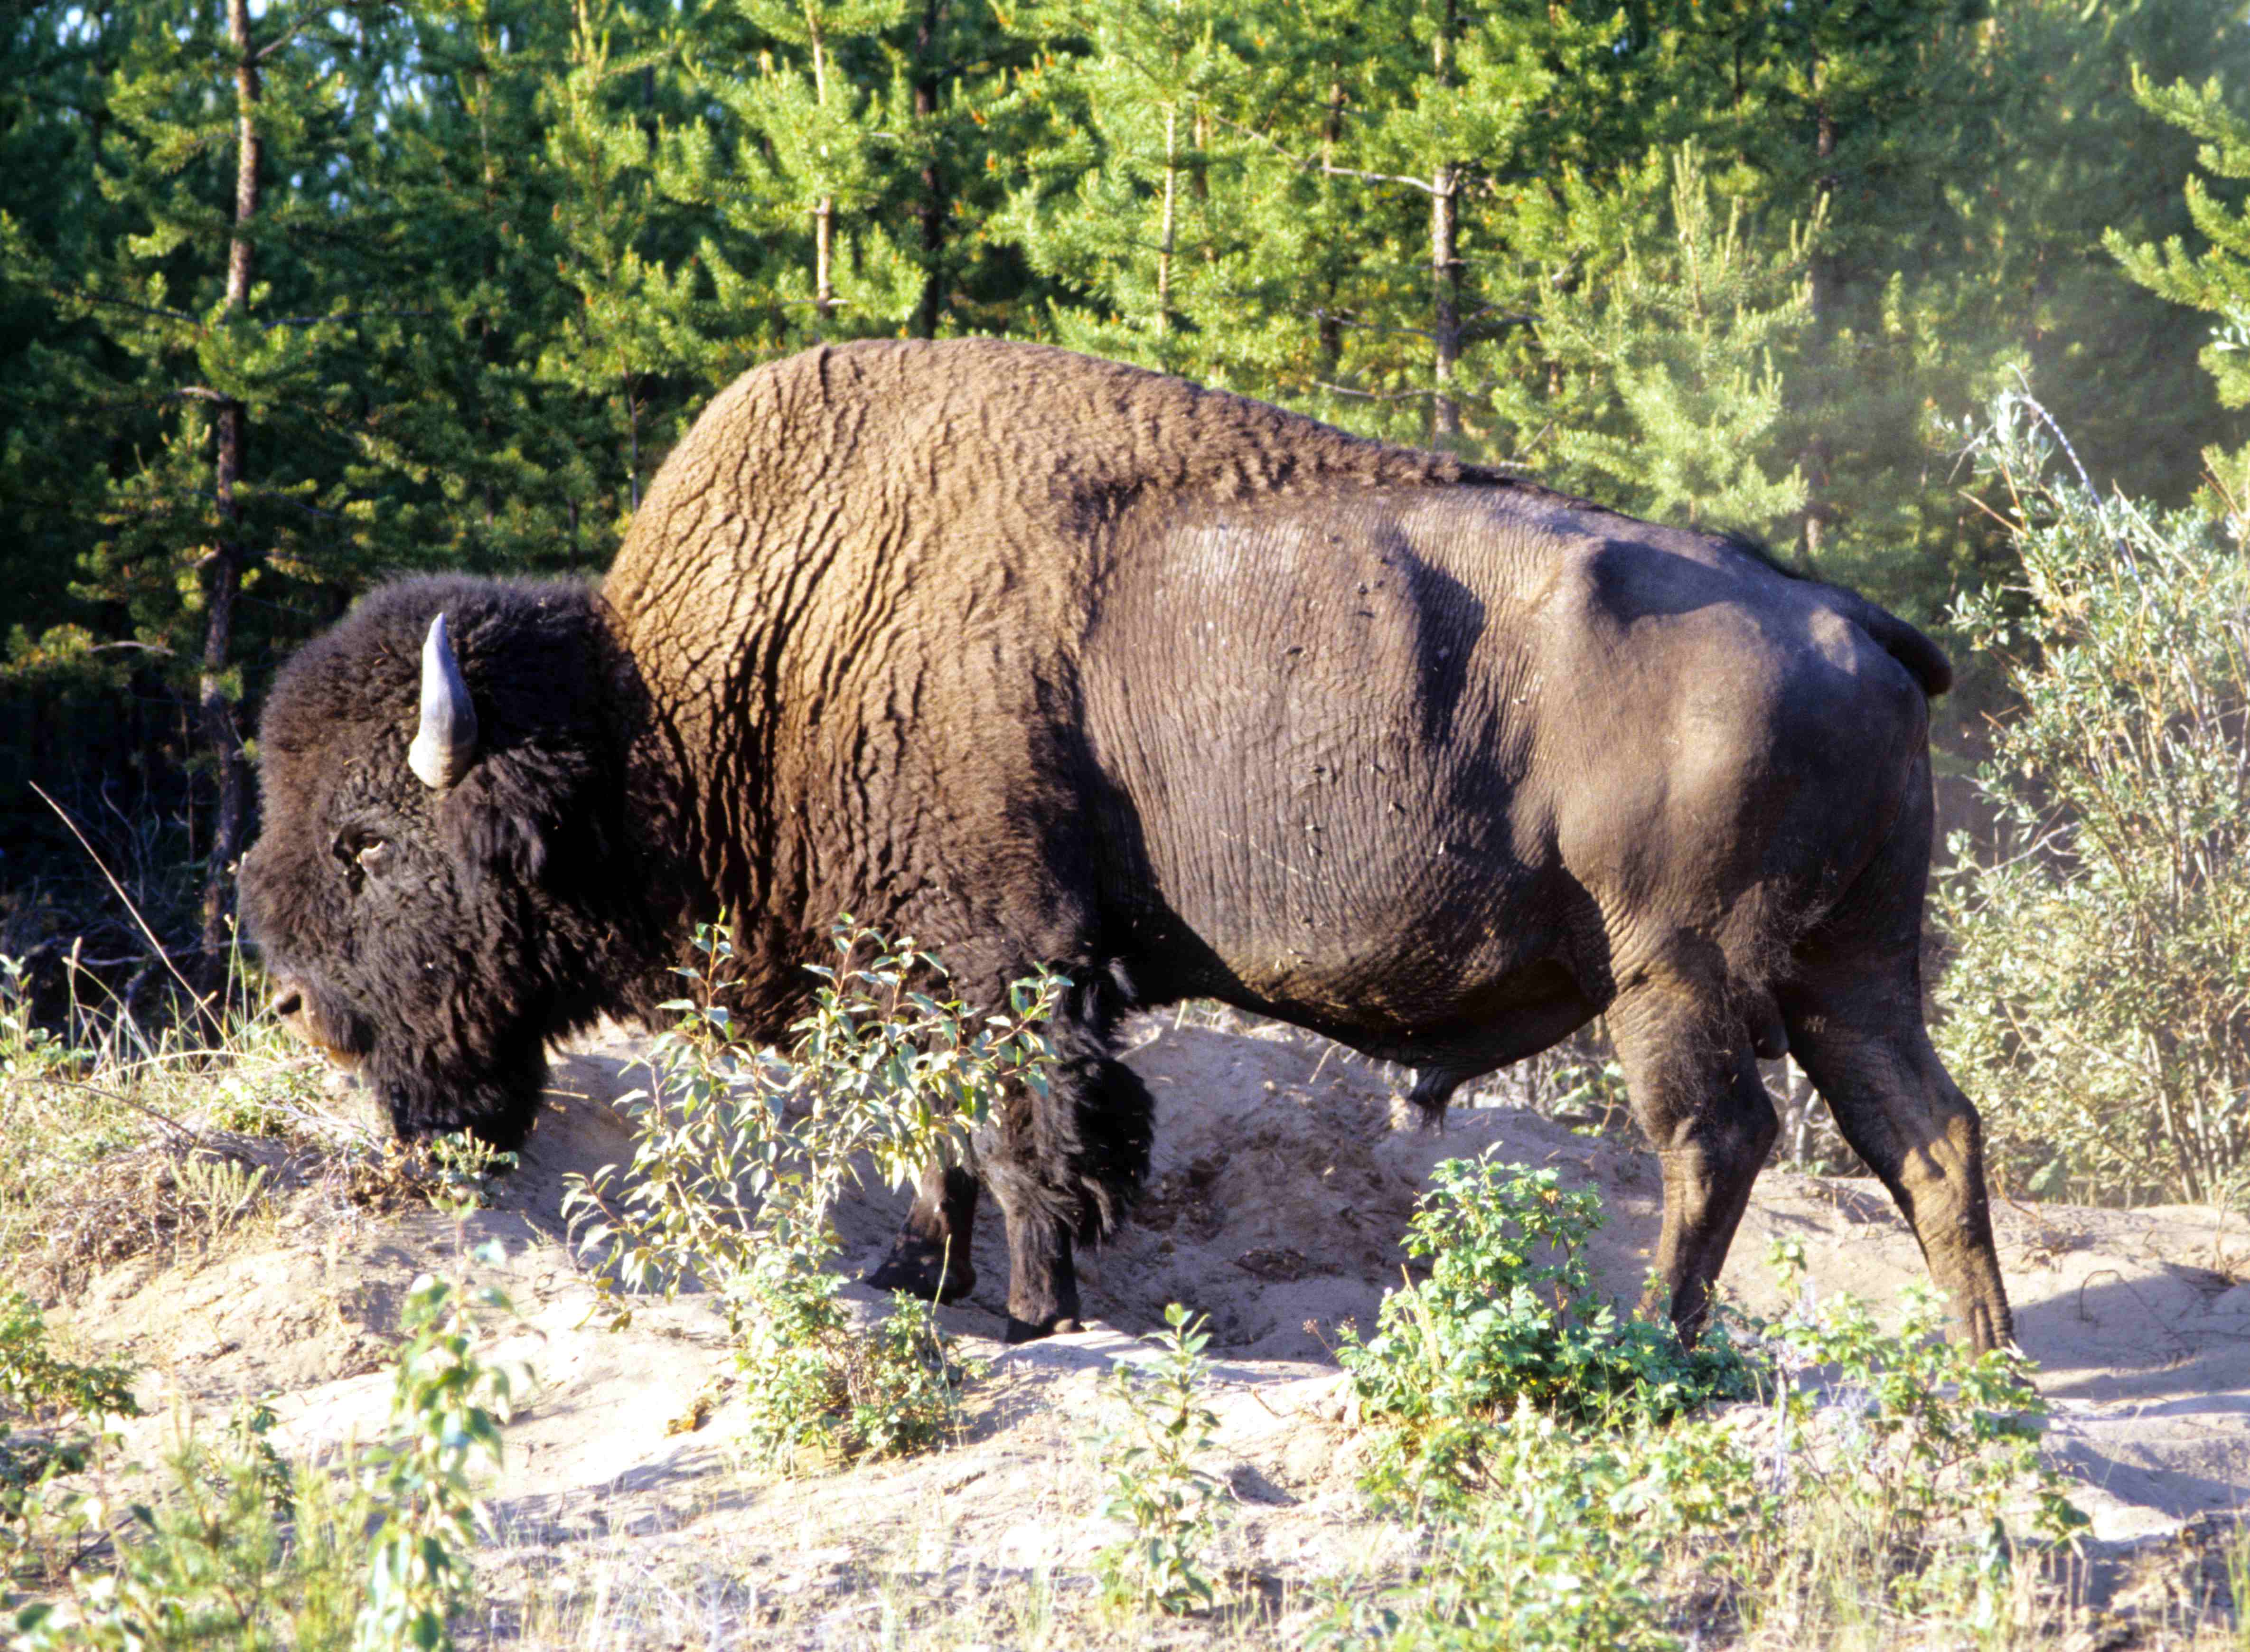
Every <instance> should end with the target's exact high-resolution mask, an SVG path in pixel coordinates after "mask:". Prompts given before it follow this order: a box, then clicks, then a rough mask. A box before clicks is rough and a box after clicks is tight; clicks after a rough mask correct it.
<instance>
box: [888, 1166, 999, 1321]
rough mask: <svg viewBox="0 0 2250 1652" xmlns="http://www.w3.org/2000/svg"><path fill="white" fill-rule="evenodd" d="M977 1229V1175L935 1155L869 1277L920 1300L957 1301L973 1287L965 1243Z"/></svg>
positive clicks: (974, 1275)
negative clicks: (900, 1224) (902, 1221)
mask: <svg viewBox="0 0 2250 1652" xmlns="http://www.w3.org/2000/svg"><path fill="white" fill-rule="evenodd" d="M976 1229H977V1179H976V1177H974V1176H972V1175H970V1173H969V1172H967V1171H965V1170H963V1169H961V1168H960V1167H959V1166H958V1165H945V1164H942V1163H938V1162H935V1161H933V1162H932V1163H931V1164H930V1165H929V1166H928V1168H927V1169H926V1170H924V1171H923V1172H922V1173H921V1184H920V1185H918V1186H917V1187H916V1188H915V1190H914V1208H913V1209H912V1210H911V1211H909V1212H908V1213H907V1221H906V1226H905V1227H901V1229H900V1230H899V1235H898V1237H897V1238H896V1239H894V1240H893V1241H891V1249H890V1254H889V1255H887V1256H885V1257H884V1258H883V1260H882V1263H881V1265H880V1266H879V1267H878V1268H876V1269H875V1270H874V1272H873V1273H871V1274H869V1275H867V1282H868V1283H869V1284H870V1285H873V1287H874V1288H875V1289H877V1290H902V1291H904V1292H906V1293H907V1295H908V1296H919V1297H921V1300H922V1301H924V1302H935V1303H954V1302H959V1301H960V1300H961V1299H962V1298H963V1296H967V1295H968V1294H969V1293H970V1291H972V1290H974V1289H977V1269H976V1268H975V1266H974V1265H973V1264H972V1263H971V1262H970V1260H969V1244H970V1239H971V1238H972V1237H974V1235H975V1233H976Z"/></svg>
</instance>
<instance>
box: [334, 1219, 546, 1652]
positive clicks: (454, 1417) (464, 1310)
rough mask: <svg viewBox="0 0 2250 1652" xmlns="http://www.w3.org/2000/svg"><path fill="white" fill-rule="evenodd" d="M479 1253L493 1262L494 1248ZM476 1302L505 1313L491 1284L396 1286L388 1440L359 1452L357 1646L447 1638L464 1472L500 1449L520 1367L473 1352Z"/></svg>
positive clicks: (468, 1506) (468, 1489) (461, 1546)
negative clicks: (370, 1544) (369, 1518)
mask: <svg viewBox="0 0 2250 1652" xmlns="http://www.w3.org/2000/svg"><path fill="white" fill-rule="evenodd" d="M485 1260H486V1261H489V1262H491V1263H493V1264H497V1263H498V1262H499V1261H500V1260H501V1258H500V1254H499V1252H498V1250H497V1248H493V1249H490V1250H488V1251H487V1253H486V1254H485ZM480 1309H484V1310H493V1311H497V1312H502V1313H505V1312H507V1311H509V1306H508V1302H507V1297H506V1296H503V1295H502V1294H501V1293H500V1292H499V1291H498V1290H496V1289H490V1288H486V1289H479V1290H471V1289H468V1288H466V1286H463V1285H461V1284H459V1283H457V1282H449V1281H446V1280H443V1279H438V1278H436V1277H434V1276H433V1275H429V1274H424V1275H421V1276H420V1277H419V1278H418V1279H417V1280H415V1282H414V1283H413V1284H412V1285H411V1287H410V1288H409V1289H408V1290H407V1293H406V1309H405V1312H404V1316H403V1324H404V1329H405V1331H406V1345H405V1346H404V1348H403V1349H401V1350H400V1351H399V1354H398V1359H397V1366H396V1374H395V1377H394V1379H393V1383H392V1388H391V1397H390V1439H389V1440H388V1441H386V1442H385V1443H384V1444H383V1445H382V1446H380V1447H378V1448H376V1450H375V1451H374V1452H373V1453H371V1454H370V1455H369V1457H368V1458H367V1459H366V1461H365V1462H364V1463H363V1465H362V1473H363V1474H365V1475H366V1476H368V1483H369V1499H370V1503H371V1504H372V1507H373V1510H374V1511H375V1515H376V1517H377V1518H379V1519H380V1521H381V1523H382V1524H381V1526H380V1528H379V1529H378V1530H377V1531H376V1535H375V1540H374V1549H373V1553H372V1555H371V1557H370V1559H369V1566H368V1574H367V1579H368V1581H367V1601H366V1604H365V1605H364V1606H362V1607H361V1609H360V1614H359V1619H358V1625H357V1628H356V1630H355V1635H354V1644H355V1646H356V1647H357V1648H358V1649H360V1652H405V1649H410V1648H421V1649H428V1648H432V1647H440V1646H451V1645H452V1634H451V1631H450V1630H449V1629H448V1628H447V1624H448V1622H449V1621H450V1620H451V1619H452V1615H453V1614H454V1613H455V1611H457V1610H458V1609H459V1607H460V1605H461V1604H462V1602H463V1601H464V1600H466V1597H467V1593H468V1589H469V1585H470V1574H469V1560H470V1556H471V1554H472V1553H473V1551H474V1550H475V1547H476V1535H477V1533H476V1521H477V1498H476V1492H475V1489H474V1485H473V1478H472V1476H473V1473H474V1471H475V1470H476V1469H478V1468H479V1467H480V1466H482V1465H486V1464H494V1465H496V1464H497V1463H498V1462H499V1461H500V1424H501V1423H503V1422H505V1421H506V1420H507V1415H508V1412H509V1409H510V1407H511V1405H512V1403H513V1400H514V1391H515V1388H516V1386H518V1384H519V1382H520V1380H521V1376H520V1373H518V1372H512V1371H510V1370H509V1369H508V1368H507V1367H505V1366H500V1365H490V1364H487V1362H486V1361H485V1360H484V1359H483V1358H480V1356H479V1355H478V1353H477V1351H476V1346H475V1344H476V1338H477V1329H478V1324H477V1313H478V1310H480Z"/></svg>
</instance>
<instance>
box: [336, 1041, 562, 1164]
mask: <svg viewBox="0 0 2250 1652" xmlns="http://www.w3.org/2000/svg"><path fill="white" fill-rule="evenodd" d="M362 1071H364V1075H367V1081H369V1082H371V1085H374V1087H376V1094H378V1096H383V1105H384V1108H390V1112H391V1130H396V1132H398V1139H401V1141H414V1139H418V1137H443V1134H452V1132H457V1130H466V1132H470V1134H473V1137H477V1139H480V1141H486V1144H491V1145H493V1148H501V1150H508V1152H513V1150H515V1148H520V1145H522V1141H524V1137H527V1134H528V1132H531V1121H534V1118H535V1116H538V1109H540V1092H544V1087H547V1054H544V1049H542V1047H540V1042H538V1040H531V1042H528V1047H527V1049H511V1051H504V1054H495V1055H491V1058H486V1060H481V1062H475V1065H468V1062H464V1065H459V1067H457V1065H452V1062H443V1060H432V1058H430V1054H427V1051H410V1049H398V1047H390V1049H387V1047H384V1044H376V1054H374V1055H371V1058H369V1060H367V1067H364V1069H362Z"/></svg>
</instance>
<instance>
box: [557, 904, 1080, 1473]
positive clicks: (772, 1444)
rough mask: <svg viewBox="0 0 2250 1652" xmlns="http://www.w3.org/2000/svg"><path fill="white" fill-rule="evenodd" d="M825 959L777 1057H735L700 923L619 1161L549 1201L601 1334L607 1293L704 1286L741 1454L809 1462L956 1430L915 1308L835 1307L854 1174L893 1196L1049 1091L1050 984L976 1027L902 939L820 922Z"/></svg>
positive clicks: (730, 980) (946, 1358)
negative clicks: (582, 1266) (575, 1220)
mask: <svg viewBox="0 0 2250 1652" xmlns="http://www.w3.org/2000/svg"><path fill="white" fill-rule="evenodd" d="M834 940H835V945H836V951H837V962H836V964H835V965H834V966H833V967H820V968H816V969H815V971H814V973H815V974H817V975H818V976H819V977H820V978H822V980H823V981H824V983H825V985H823V986H822V987H821V988H820V989H819V990H818V992H816V993H815V995H814V1003H813V1008H812V1011H811V1013H810V1014H808V1015H807V1016H806V1017H805V1018H804V1020H800V1021H798V1022H797V1024H796V1026H795V1027H794V1028H793V1031H795V1033H797V1041H796V1043H795V1044H794V1046H793V1047H792V1048H791V1050H790V1058H789V1060H788V1061H786V1062H783V1061H778V1060H776V1059H775V1058H773V1057H771V1056H770V1055H768V1054H765V1053H764V1052H763V1051H761V1050H759V1049H757V1048H756V1047H754V1046H752V1045H750V1044H749V1042H748V1040H746V1039H744V1038H743V1037H742V1033H741V1032H740V1030H739V1029H738V1027H737V1026H736V1025H735V1020H734V1017H733V1015H732V1013H731V1012H730V1011H729V1010H728V1007H727V1005H726V1002H725V1000H726V998H727V996H728V992H729V990H730V988H731V987H732V986H733V985H734V981H735V969H734V961H735V953H734V945H733V941H732V938H731V937H730V935H729V933H728V930H727V929H726V928H725V926H724V925H719V926H712V927H706V928H702V929H699V930H697V932H696V936H695V947H696V950H697V951H698V952H699V953H700V954H701V960H702V961H701V964H697V965H693V966H686V967H683V968H682V969H681V970H680V974H681V975H682V976H684V977H685V978H687V980H689V981H690V982H691V983H693V985H694V996H693V997H691V998H687V999H676V1000H674V1001H673V1002H672V1003H670V1004H668V1005H667V1006H666V1008H667V1009H670V1010H673V1011H674V1012H676V1013H679V1015H680V1025H679V1026H678V1027H676V1028H675V1029H673V1031H672V1032H669V1033H666V1035H665V1036H664V1038H663V1039H662V1040H659V1043H658V1046H657V1048H656V1050H655V1051H654V1053H653V1054H652V1056H651V1057H650V1061H649V1072H650V1079H651V1082H650V1084H649V1086H648V1088H647V1089H645V1090H644V1091H639V1092H636V1093H635V1094H634V1095H632V1096H627V1097H625V1098H624V1100H623V1101H622V1102H621V1103H620V1104H621V1105H622V1106H624V1107H625V1109H626V1110H627V1111H628V1112H629V1113H630V1114H631V1115H632V1117H633V1119H634V1121H635V1123H636V1124H637V1125H638V1138H637V1140H636V1142H635V1145H634V1150H633V1157H632V1163H631V1164H630V1165H629V1166H627V1167H626V1169H625V1172H623V1173H622V1174H621V1173H620V1172H618V1169H617V1167H615V1166H604V1168H603V1169H602V1170H600V1171H599V1172H596V1173H595V1174H594V1175H593V1176H591V1177H589V1178H583V1179H579V1178H573V1179H572V1183H573V1185H572V1186H571V1189H570V1192H569V1194H568V1196H567V1198H566V1199H565V1203H564V1208H565V1210H566V1212H567V1213H571V1214H573V1215H574V1216H577V1217H582V1218H585V1219H587V1220H586V1226H585V1228H584V1230H583V1233H582V1234H581V1235H580V1241H579V1242H580V1244H581V1246H582V1248H583V1249H585V1250H587V1251H589V1252H590V1253H593V1254H596V1255H597V1256H598V1258H599V1265H600V1267H601V1268H602V1289H604V1292H605V1293H606V1294H608V1295H609V1296H611V1301H612V1316H613V1323H623V1322H624V1321H625V1320H626V1319H628V1318H629V1317H630V1316H631V1313H632V1308H631V1303H630V1302H629V1301H628V1300H626V1299H625V1297H624V1296H623V1295H622V1293H623V1292H625V1291H627V1290H653V1291H658V1292H660V1293H662V1294H664V1295H666V1296H669V1295H672V1294H673V1293H674V1292H676V1291H678V1290H680V1289H682V1288H683V1287H684V1286H686V1285H687V1284H689V1283H691V1282H702V1283H704V1284H706V1285H707V1286H708V1287H710V1288H711V1289H714V1290H715V1291H716V1292H717V1293H718V1294H719V1296H720V1297H721V1302H722V1303H723V1305H724V1308H725V1311H726V1314H727V1320H728V1328H729V1330H730V1331H731V1333H732V1335H733V1337H734V1339H735V1349H736V1354H737V1358H738V1361H739V1363H740V1365H741V1370H742V1379H743V1380H742V1392H743V1395H744V1399H745V1402H746V1414H747V1424H748V1427H747V1438H748V1441H749V1445H750V1446H751V1448H753V1450H754V1451H755V1452H756V1454H757V1455H760V1456H763V1457H764V1458H766V1459H768V1460H770V1461H772V1462H776V1463H777V1464H780V1465H782V1466H784V1467H786V1466H791V1465H793V1464H795V1463H797V1462H802V1461H804V1460H805V1459H807V1458H808V1457H827V1456H841V1457H845V1458H849V1457H853V1456H858V1455H895V1454H898V1453H901V1452H905V1451H911V1450H919V1449H921V1448H924V1447H927V1446H928V1445H931V1444H934V1443H935V1442H936V1441H938V1440H940V1439H942V1437H943V1436H944V1435H945V1434H946V1433H947V1432H948V1431H949V1429H950V1428H951V1427H953V1425H954V1422H955V1420H956V1402H955V1395H954V1387H955V1377H956V1374H957V1367H956V1365H955V1362H954V1361H953V1359H952V1357H951V1354H950V1351H949V1345H948V1344H947V1342H946V1339H945V1338H944V1337H942V1335H941V1334H940V1333H939V1331H938V1330H937V1328H936V1323H935V1317H934V1316H933V1315H932V1313H931V1310H929V1309H928V1306H927V1305H926V1304H923V1303H916V1302H914V1301H912V1300H910V1299H908V1298H906V1297H904V1296H901V1297H899V1298H898V1299H897V1302H896V1304H895V1308H894V1312H893V1314H892V1316H891V1317H890V1318H889V1319H888V1320H887V1321H886V1322H884V1324H882V1325H880V1326H879V1327H877V1328H875V1329H873V1330H871V1331H869V1330H861V1329H859V1327H857V1326H856V1325H855V1324H853V1322H852V1317H851V1316H850V1313H849V1311H848V1310H847V1308H846V1306H845V1303H843V1302H841V1301H840V1300H839V1299H838V1296H837V1293H838V1291H839V1289H841V1288H842V1286H843V1283H844V1281H843V1280H842V1279H841V1278H840V1277H839V1275H836V1274H835V1273H834V1272H833V1270H832V1268H831V1266H830V1264H831V1263H832V1261H833V1260H834V1258H835V1255H836V1250H837V1241H836V1237H835V1234H834V1232H833V1229H832V1227H831V1224H830V1217H831V1213H832V1211H833V1209H834V1207H835V1205H836V1201H837V1200H838V1199H839V1198H841V1197H842V1195H843V1193H844V1192H845V1188H846V1187H847V1186H848V1185H850V1184H851V1182H852V1179H854V1178H856V1177H858V1176H859V1175H860V1174H862V1173H863V1167H866V1168H868V1169H872V1170H873V1173H875V1174H876V1175H878V1176H880V1177H881V1178H882V1179H884V1180H886V1181H887V1182H888V1183H889V1184H890V1185H893V1186H902V1185H906V1184H907V1183H908V1182H910V1181H912V1180H913V1179H914V1178H915V1177H916V1176H917V1175H918V1174H919V1173H920V1172H921V1168H922V1166H923V1165H925V1164H927V1163H929V1162H930V1161H932V1160H935V1159H939V1158H946V1159H951V1158H957V1156H958V1155H959V1153H960V1151H961V1150H962V1147H963V1143H964V1142H965V1140H966V1137H967V1133H968V1132H969V1131H970V1130H971V1129H973V1128H974V1127H975V1126H976V1125H977V1123H979V1122H981V1121H982V1120H983V1119H984V1117H985V1116H987V1115H988V1114H989V1112H990V1109H991V1108H992V1106H993V1104H994V1102H996V1100H997V1097H998V1096H999V1094H1000V1092H1001V1090H1002V1089H1003V1088H1004V1086H1005V1085H1008V1084H1011V1083H1019V1084H1024V1085H1026V1086H1029V1087H1031V1088H1032V1089H1040V1088H1042V1087H1044V1085H1045V1084H1046V1069H1047V1068H1048V1066H1049V1065H1050V1064H1051V1062H1052V1060H1053V1055H1052V1052H1051V1051H1050V1050H1049V1049H1048V1047H1047V1045H1046V1040H1045V1039H1044V1038H1042V1037H1041V1036H1040V1034H1039V1030H1038V1028H1039V1023H1040V1022H1042V1021H1044V1020H1046V1017H1047V1015H1048V1013H1050V1011H1051V1009H1052V1007H1053V1002H1054V999H1055V996H1056V994H1057V992H1059V990H1060V988H1061V985H1063V983H1062V980H1061V978H1059V977H1057V976H1052V975H1042V976H1039V977H1038V978H1032V979H1030V980H1025V981H1019V982H1017V983H1016V984H1015V985H1013V986H1012V987H1011V988H1010V991H1009V1005H1008V1008H1007V1010H1006V1011H1005V1012H1004V1013H990V1014H983V1015H980V1014H977V1013H974V1012H972V1011H970V1009H969V1008H968V1007H967V1006H964V1005H963V1004H961V1003H959V1002H958V1001H942V1000H940V999H936V998H935V997H933V996H931V995H930V994H929V993H928V992H924V991H922V990H921V988H920V986H918V985H916V983H917V982H921V981H934V980H939V979H942V978H943V975H944V970H943V966H942V964H940V963H939V962H938V960H937V959H936V958H935V957H933V956H931V955H930V954H928V953H927V952H921V951H918V950H916V949H915V947H914V943H913V941H912V940H911V939H908V940H901V941H899V942H896V943H892V942H889V941H887V940H885V939H884V938H883V937H880V936H878V935H876V934H874V933H873V931H872V930H863V929H861V928H859V926H857V925H856V924H854V923H852V920H851V919H850V918H848V917H846V918H845V919H844V920H842V921H841V922H840V923H839V924H838V925H837V927H836V930H835V932H834Z"/></svg>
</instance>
